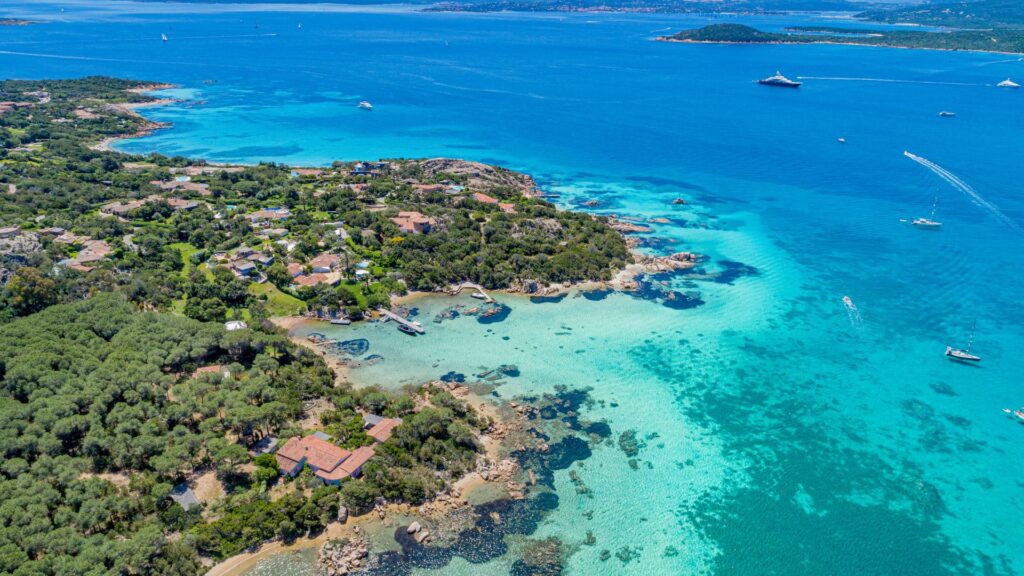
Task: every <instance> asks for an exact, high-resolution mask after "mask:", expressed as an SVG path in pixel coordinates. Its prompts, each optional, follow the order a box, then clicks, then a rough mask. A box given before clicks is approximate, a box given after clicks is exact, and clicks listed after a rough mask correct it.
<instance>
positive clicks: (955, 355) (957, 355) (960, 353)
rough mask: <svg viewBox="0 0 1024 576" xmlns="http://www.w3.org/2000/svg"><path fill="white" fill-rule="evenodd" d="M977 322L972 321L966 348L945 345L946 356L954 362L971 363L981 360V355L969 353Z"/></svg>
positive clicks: (972, 344)
mask: <svg viewBox="0 0 1024 576" xmlns="http://www.w3.org/2000/svg"><path fill="white" fill-rule="evenodd" d="M977 326H978V322H977V321H975V322H974V326H972V327H971V339H970V340H968V341H967V348H964V349H962V350H961V349H960V348H954V347H952V346H946V358H949V359H950V360H952V361H954V362H962V363H965V364H966V363H972V362H981V356H977V355H975V354H971V347H972V346H974V330H975V328H977Z"/></svg>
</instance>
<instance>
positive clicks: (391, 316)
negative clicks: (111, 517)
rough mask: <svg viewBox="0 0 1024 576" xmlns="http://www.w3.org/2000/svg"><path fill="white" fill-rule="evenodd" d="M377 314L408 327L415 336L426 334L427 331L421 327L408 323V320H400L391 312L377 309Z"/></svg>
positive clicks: (381, 308)
mask: <svg viewBox="0 0 1024 576" xmlns="http://www.w3.org/2000/svg"><path fill="white" fill-rule="evenodd" d="M377 312H380V315H381V316H384V317H385V318H389V319H391V320H394V321H395V322H398V323H399V324H402V325H404V326H408V327H409V328H410V329H412V331H413V332H415V333H417V334H426V333H427V331H426V330H424V329H423V326H420V325H419V324H417V323H415V322H410V321H409V320H407V319H405V318H402V317H401V316H399V315H398V314H395V313H394V312H392V311H391V310H386V309H385V308H384V307H380V308H377Z"/></svg>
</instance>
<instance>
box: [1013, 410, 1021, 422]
mask: <svg viewBox="0 0 1024 576" xmlns="http://www.w3.org/2000/svg"><path fill="white" fill-rule="evenodd" d="M1013 415H1014V416H1016V417H1017V420H1020V422H1021V424H1024V408H1021V409H1020V410H1017V411H1016V412H1014V413H1013Z"/></svg>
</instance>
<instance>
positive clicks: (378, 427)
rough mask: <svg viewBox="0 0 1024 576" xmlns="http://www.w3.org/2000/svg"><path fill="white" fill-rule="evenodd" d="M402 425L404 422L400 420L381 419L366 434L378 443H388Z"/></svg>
mask: <svg viewBox="0 0 1024 576" xmlns="http://www.w3.org/2000/svg"><path fill="white" fill-rule="evenodd" d="M401 423H402V421H401V420H400V419H398V418H381V419H380V420H379V421H377V422H376V423H375V424H374V425H373V426H372V427H370V429H369V430H367V431H366V433H367V434H369V435H370V437H371V438H373V439H374V440H376V441H377V442H386V441H387V439H388V438H391V433H392V432H393V431H394V430H395V428H397V427H398V425H399V424H401Z"/></svg>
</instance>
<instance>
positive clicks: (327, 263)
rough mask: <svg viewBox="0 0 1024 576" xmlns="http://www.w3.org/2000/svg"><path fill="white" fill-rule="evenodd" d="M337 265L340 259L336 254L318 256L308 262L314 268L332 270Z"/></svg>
mask: <svg viewBox="0 0 1024 576" xmlns="http://www.w3.org/2000/svg"><path fill="white" fill-rule="evenodd" d="M339 263H341V257H340V256H338V255H337V254H320V255H319V256H317V257H316V258H313V259H312V260H310V261H309V264H310V265H311V266H313V267H314V268H320V267H324V268H334V267H335V266H337V265H338V264H339Z"/></svg>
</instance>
